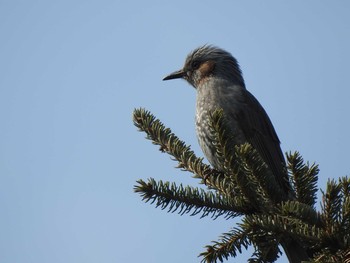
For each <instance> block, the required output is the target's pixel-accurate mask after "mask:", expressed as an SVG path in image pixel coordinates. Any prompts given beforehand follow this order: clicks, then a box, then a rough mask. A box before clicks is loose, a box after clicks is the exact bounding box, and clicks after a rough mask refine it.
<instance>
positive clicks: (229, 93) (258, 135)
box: [163, 45, 291, 200]
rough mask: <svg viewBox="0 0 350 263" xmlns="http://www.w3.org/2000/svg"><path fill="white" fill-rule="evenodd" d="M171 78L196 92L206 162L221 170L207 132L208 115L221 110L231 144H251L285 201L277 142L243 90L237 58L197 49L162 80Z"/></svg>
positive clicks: (264, 116) (283, 170)
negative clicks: (191, 87) (179, 66)
mask: <svg viewBox="0 0 350 263" xmlns="http://www.w3.org/2000/svg"><path fill="white" fill-rule="evenodd" d="M171 79H184V80H186V81H187V82H188V83H189V84H190V85H192V86H193V87H194V88H195V89H196V91H197V92H196V117H195V122H196V134H197V138H198V142H199V145H200V147H201V149H202V151H203V153H204V155H205V156H206V158H207V159H208V161H209V163H210V164H211V165H212V166H213V167H214V168H215V169H216V170H219V171H222V170H223V167H222V164H221V163H220V160H219V159H218V158H217V155H216V148H215V146H214V145H213V142H212V140H211V132H210V129H209V121H210V113H211V112H213V111H214V110H216V109H222V111H223V115H224V118H225V120H226V122H227V127H228V128H229V129H230V130H229V132H231V133H232V134H233V135H234V136H233V143H234V145H242V144H244V143H249V144H250V145H252V146H253V148H255V149H256V151H257V152H258V153H259V154H260V156H261V157H262V159H263V160H264V162H265V163H266V165H267V166H268V167H269V169H270V170H271V171H272V174H273V175H274V178H275V180H276V182H277V183H278V185H279V186H280V188H281V189H282V192H283V193H285V197H284V200H286V199H288V198H289V196H290V195H291V185H290V182H289V179H288V174H287V172H286V162H285V159H284V156H283V153H282V150H281V147H280V140H279V138H278V136H277V133H276V131H275V129H274V127H273V125H272V122H271V120H270V118H269V116H268V115H267V113H266V111H265V110H264V108H263V107H262V106H261V104H260V103H259V101H258V100H257V99H256V98H255V97H254V96H253V95H252V94H251V93H250V92H249V91H248V90H247V89H246V85H245V82H244V79H243V75H242V71H241V69H240V66H239V64H238V61H237V59H236V58H234V57H233V56H232V55H231V54H230V53H229V52H227V51H225V50H223V49H221V48H219V47H216V46H213V45H204V46H200V47H198V48H196V49H195V50H193V51H192V52H190V53H189V54H188V56H187V58H186V60H185V64H184V66H183V67H182V69H180V70H177V71H175V72H173V73H171V74H169V75H167V76H166V77H165V78H164V79H163V80H171Z"/></svg>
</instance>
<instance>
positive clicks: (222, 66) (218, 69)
mask: <svg viewBox="0 0 350 263" xmlns="http://www.w3.org/2000/svg"><path fill="white" fill-rule="evenodd" d="M213 77H216V78H224V79H227V80H229V81H231V82H233V83H234V84H238V85H240V86H242V87H244V86H245V85H244V80H243V77H242V72H241V69H240V68H239V65H238V62H237V60H236V59H235V58H234V57H233V56H232V55H231V54H230V53H228V52H227V51H225V50H223V49H220V48H218V47H215V46H210V45H204V46H202V47H199V48H197V49H195V50H194V51H192V52H191V53H190V54H189V55H188V56H187V58H186V61H185V65H184V66H183V68H182V69H180V70H178V71H175V72H173V73H171V74H170V75H168V76H166V77H165V78H164V79H163V80H169V79H177V78H183V79H185V80H187V81H188V82H189V83H190V84H191V85H192V86H193V87H195V88H198V87H200V86H201V85H202V84H204V83H205V82H206V81H207V80H209V79H210V78H213Z"/></svg>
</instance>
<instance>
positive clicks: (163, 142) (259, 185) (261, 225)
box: [133, 109, 350, 263]
mask: <svg viewBox="0 0 350 263" xmlns="http://www.w3.org/2000/svg"><path fill="white" fill-rule="evenodd" d="M133 120H134V124H135V125H136V126H137V127H138V129H139V130H140V131H143V132H145V133H146V138H147V139H149V140H151V141H152V142H153V143H154V144H155V145H158V146H159V149H160V151H162V152H165V153H168V154H169V155H171V156H172V158H173V159H174V160H175V161H177V162H178V167H179V168H181V169H182V170H184V171H189V172H191V173H192V174H193V177H194V178H197V179H200V183H201V184H204V187H206V188H207V189H203V188H196V187H192V186H183V185H182V184H180V185H176V184H175V183H170V182H163V181H155V180H154V179H153V178H150V179H148V180H147V181H144V180H138V181H137V184H136V185H135V187H134V191H135V192H137V193H139V194H140V195H141V197H142V199H143V200H144V201H145V202H150V203H152V204H155V206H156V207H160V208H161V209H166V210H167V211H168V212H172V213H173V212H177V213H179V214H180V215H184V214H189V215H192V216H193V215H200V217H206V216H210V217H212V218H213V219H216V218H218V217H224V218H226V219H230V218H235V217H238V216H240V217H241V218H242V221H241V223H240V224H238V227H235V228H233V229H231V230H230V231H228V232H226V233H224V234H222V235H221V236H220V237H219V240H218V241H213V243H212V244H211V245H208V246H206V251H204V252H203V253H201V254H200V257H201V258H202V262H223V261H224V260H227V259H228V258H229V257H235V256H236V255H237V254H238V253H241V252H242V250H243V249H247V248H248V246H253V248H254V250H255V251H254V253H253V255H252V257H251V258H250V259H249V260H248V261H249V262H274V261H276V260H277V258H278V257H279V255H280V254H281V251H280V250H279V245H280V244H282V247H283V248H284V249H287V248H288V246H287V245H288V243H290V242H297V244H300V249H302V250H303V251H306V252H307V255H308V258H309V259H308V261H305V262H310V263H311V262H348V263H350V249H349V247H350V179H349V178H348V177H343V178H341V179H339V181H338V182H336V181H334V180H330V181H328V183H327V187H326V191H325V192H322V193H323V198H322V202H321V211H316V209H315V204H316V201H317V200H316V194H317V179H318V178H317V174H318V172H319V169H318V166H317V165H315V164H312V165H309V164H308V163H306V164H305V163H304V161H303V159H302V157H301V156H300V154H299V153H298V152H295V153H288V154H287V167H286V169H287V170H288V173H289V175H290V177H291V181H292V184H293V190H294V195H295V198H291V199H290V200H287V201H283V200H282V199H281V196H282V194H283V193H281V189H280V187H279V186H278V184H277V182H276V179H275V178H274V176H273V175H272V173H271V171H270V170H269V169H268V167H267V165H266V164H265V163H264V161H263V160H262V158H261V157H260V155H259V154H258V152H257V151H256V150H255V149H254V148H253V147H252V146H251V145H250V144H243V145H239V146H236V145H233V144H232V143H231V141H232V136H233V135H232V134H228V133H227V132H226V131H227V130H228V129H227V128H226V127H227V124H226V122H225V119H224V117H223V114H222V111H221V110H216V111H214V112H213V113H212V114H211V122H210V127H209V129H210V131H211V139H212V142H213V144H214V145H215V147H216V155H217V158H218V159H219V160H220V163H221V164H222V167H223V172H219V171H217V170H215V169H213V168H211V167H210V166H209V165H207V164H205V163H203V159H202V158H198V157H197V156H196V155H195V154H194V152H193V151H192V150H191V149H190V147H189V146H187V145H186V144H185V143H184V142H183V141H181V140H180V139H179V138H178V137H177V136H175V134H173V133H172V132H171V130H170V129H169V128H166V127H165V126H164V125H163V124H162V123H161V122H160V121H159V120H157V119H156V118H155V117H154V116H153V115H152V114H151V113H150V112H149V111H146V110H144V109H136V110H135V111H134V114H133ZM291 262H292V261H291ZM293 262H300V260H299V261H295V260H294V261H293Z"/></svg>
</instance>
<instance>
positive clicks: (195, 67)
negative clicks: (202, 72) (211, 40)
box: [192, 61, 200, 69]
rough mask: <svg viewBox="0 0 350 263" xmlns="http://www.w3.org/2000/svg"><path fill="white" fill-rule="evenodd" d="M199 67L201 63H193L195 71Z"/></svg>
mask: <svg viewBox="0 0 350 263" xmlns="http://www.w3.org/2000/svg"><path fill="white" fill-rule="evenodd" d="M199 65H200V63H199V61H193V63H192V68H193V69H198V68H199Z"/></svg>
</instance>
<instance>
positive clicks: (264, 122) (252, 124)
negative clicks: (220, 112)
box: [236, 90, 290, 193]
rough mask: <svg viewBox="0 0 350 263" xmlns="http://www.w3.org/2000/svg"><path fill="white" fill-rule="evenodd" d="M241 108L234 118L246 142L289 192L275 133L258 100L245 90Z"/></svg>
mask: <svg viewBox="0 0 350 263" xmlns="http://www.w3.org/2000/svg"><path fill="white" fill-rule="evenodd" d="M242 96H243V98H242V102H243V107H241V110H240V111H239V112H238V114H237V115H236V117H237V118H238V123H239V125H240V128H241V130H242V131H243V133H244V135H245V137H246V139H247V141H248V142H249V143H250V144H251V145H252V146H253V147H254V148H255V149H256V150H257V151H258V152H259V154H260V155H261V157H262V158H263V160H264V161H265V162H266V164H267V165H268V166H269V168H270V169H271V170H272V172H273V174H274V175H275V178H276V180H277V182H278V183H279V184H280V186H281V187H282V189H283V190H284V191H286V193H287V192H288V191H289V190H290V187H289V182H288V175H287V173H286V170H285V159H284V156H283V153H282V150H281V147H280V141H279V139H278V136H277V134H276V131H275V129H274V127H273V125H272V123H271V121H270V118H269V117H268V115H267V113H266V112H265V110H264V108H263V107H262V106H261V105H260V103H259V102H258V100H257V99H256V98H255V97H254V96H253V95H252V94H251V93H249V92H248V91H247V90H245V92H244V93H243V94H242Z"/></svg>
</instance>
